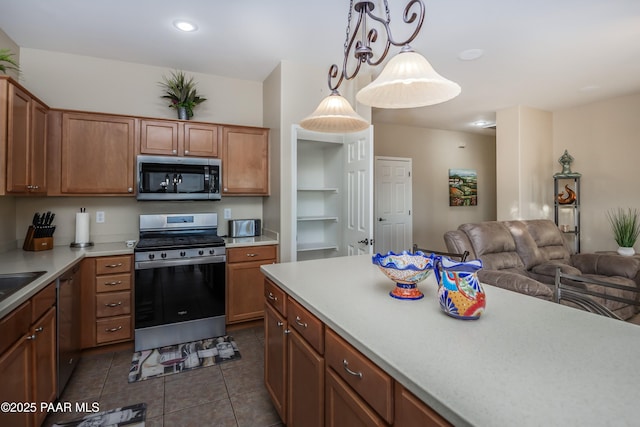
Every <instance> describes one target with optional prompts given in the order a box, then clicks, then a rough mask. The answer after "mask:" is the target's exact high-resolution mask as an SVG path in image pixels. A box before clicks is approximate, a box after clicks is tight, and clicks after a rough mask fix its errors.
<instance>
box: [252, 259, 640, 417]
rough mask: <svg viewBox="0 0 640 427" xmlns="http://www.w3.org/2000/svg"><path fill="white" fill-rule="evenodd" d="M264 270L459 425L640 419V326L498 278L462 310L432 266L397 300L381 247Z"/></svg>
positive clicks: (439, 411) (394, 376)
mask: <svg viewBox="0 0 640 427" xmlns="http://www.w3.org/2000/svg"><path fill="white" fill-rule="evenodd" d="M261 269H262V271H263V272H264V273H265V274H266V275H267V276H268V277H269V278H270V279H272V280H273V281H274V282H275V283H276V284H278V285H279V286H280V287H281V288H282V289H283V290H284V291H285V292H287V293H288V294H289V295H291V296H292V297H293V298H295V299H296V300H297V301H298V302H300V303H301V304H302V305H303V306H305V307H306V308H307V309H308V310H309V311H311V312H312V313H313V314H315V315H316V316H318V318H320V319H321V320H322V321H323V322H324V323H325V324H326V325H327V326H328V327H330V328H331V329H333V330H335V331H336V332H337V333H338V334H340V335H341V336H342V337H343V338H345V339H346V340H347V341H348V342H349V343H351V344H352V345H353V346H354V347H356V348H357V349H358V350H360V351H361V352H362V353H364V354H365V355H366V356H367V357H369V358H370V359H371V360H372V361H373V362H374V363H376V364H377V365H378V366H380V367H381V368H382V369H383V370H385V371H386V372H387V373H388V374H389V375H391V376H392V377H393V378H395V379H396V380H397V381H398V382H400V383H401V384H402V385H404V386H405V387H406V388H407V389H409V390H410V391H412V392H413V393H414V394H416V395H417V396H418V397H419V398H420V399H422V400H423V401H424V402H425V403H426V404H428V405H429V406H431V407H432V408H433V409H434V410H436V411H437V412H438V413H440V414H441V415H442V416H443V417H445V418H447V419H448V420H449V421H450V422H452V423H453V424H454V425H456V426H460V425H474V426H491V427H498V426H509V427H511V426H516V425H517V426H574V425H575V426H577V425H588V426H604V425H616V426H626V425H629V426H630V425H637V424H638V413H637V408H638V389H639V387H640V326H636V325H633V324H630V323H625V322H622V321H618V320H613V319H609V318H605V317H602V316H598V315H596V314H591V313H587V312H584V311H581V310H577V309H573V308H570V307H565V306H561V305H558V304H555V303H552V302H548V301H543V300H540V299H537V298H533V297H529V296H526V295H522V294H518V293H515V292H510V291H506V290H503V289H500V288H496V287H493V286H484V288H485V292H486V296H487V306H486V311H485V313H484V314H483V315H482V317H481V318H480V319H479V320H476V321H472V320H467V321H463V320H458V319H454V318H452V317H449V316H447V315H445V314H444V313H443V312H442V311H441V310H440V307H439V305H438V300H437V285H436V281H435V278H434V275H433V274H431V275H430V276H429V277H428V278H427V279H426V280H425V281H424V282H421V283H420V284H419V285H418V287H419V288H420V289H421V290H422V292H424V293H425V297H424V298H423V299H421V300H417V301H403V300H397V299H394V298H391V297H390V296H389V295H388V293H389V291H390V290H392V289H393V288H394V286H395V285H394V283H393V282H392V281H391V280H390V279H388V278H387V277H386V276H384V274H383V273H382V272H381V271H379V269H378V267H376V266H375V265H373V264H372V262H371V256H370V255H360V256H354V257H341V258H331V259H324V260H314V261H302V262H294V263H283V264H270V265H265V266H262V267H261Z"/></svg>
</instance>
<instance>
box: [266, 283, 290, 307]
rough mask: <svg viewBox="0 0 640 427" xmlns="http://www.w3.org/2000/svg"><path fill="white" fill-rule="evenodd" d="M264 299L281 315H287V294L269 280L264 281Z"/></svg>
mask: <svg viewBox="0 0 640 427" xmlns="http://www.w3.org/2000/svg"><path fill="white" fill-rule="evenodd" d="M264 298H265V300H266V301H267V302H268V303H269V304H271V305H272V306H273V307H274V308H275V309H276V310H278V312H280V314H282V315H283V316H286V315H287V310H286V301H287V300H286V296H285V293H284V291H283V290H282V289H280V288H279V287H277V286H276V284H275V283H273V282H272V281H271V280H269V279H265V280H264Z"/></svg>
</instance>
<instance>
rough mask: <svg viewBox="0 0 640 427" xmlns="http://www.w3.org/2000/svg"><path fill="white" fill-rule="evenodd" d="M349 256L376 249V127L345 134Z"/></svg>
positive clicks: (346, 225)
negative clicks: (374, 202)
mask: <svg viewBox="0 0 640 427" xmlns="http://www.w3.org/2000/svg"><path fill="white" fill-rule="evenodd" d="M344 148H345V183H344V189H345V191H346V195H345V212H344V218H345V222H344V226H343V230H344V245H345V247H346V255H359V254H365V253H372V251H373V246H372V245H373V226H372V223H373V128H372V127H371V126H370V127H369V129H367V130H364V131H362V132H358V133H353V134H345V142H344Z"/></svg>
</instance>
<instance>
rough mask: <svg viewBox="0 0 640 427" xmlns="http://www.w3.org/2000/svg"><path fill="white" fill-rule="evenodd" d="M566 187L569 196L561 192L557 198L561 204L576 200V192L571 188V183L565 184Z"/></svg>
mask: <svg viewBox="0 0 640 427" xmlns="http://www.w3.org/2000/svg"><path fill="white" fill-rule="evenodd" d="M564 189H565V190H566V191H567V196H566V197H565V196H564V192H562V193H559V194H558V196H557V197H556V199H557V200H558V203H560V204H561V205H569V204H571V203H573V202H575V201H576V192H575V191H573V190H572V189H571V188H569V185H565V186H564Z"/></svg>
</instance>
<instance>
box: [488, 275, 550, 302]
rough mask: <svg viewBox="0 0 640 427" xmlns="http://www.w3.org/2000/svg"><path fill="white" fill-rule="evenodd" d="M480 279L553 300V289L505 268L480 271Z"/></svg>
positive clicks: (508, 288)
mask: <svg viewBox="0 0 640 427" xmlns="http://www.w3.org/2000/svg"><path fill="white" fill-rule="evenodd" d="M478 279H479V280H480V282H482V283H486V284H487V285H492V286H497V287H498V288H502V289H506V290H508V291H513V292H518V293H521V294H525V295H529V296H532V297H536V298H541V299H544V300H548V301H552V300H553V290H552V289H551V288H550V287H549V286H547V285H545V284H543V283H540V282H538V281H537V280H534V279H532V278H530V277H527V276H524V275H522V274H518V273H512V272H510V271H505V270H499V271H498V270H487V269H482V270H480V271H478Z"/></svg>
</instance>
